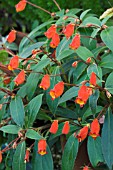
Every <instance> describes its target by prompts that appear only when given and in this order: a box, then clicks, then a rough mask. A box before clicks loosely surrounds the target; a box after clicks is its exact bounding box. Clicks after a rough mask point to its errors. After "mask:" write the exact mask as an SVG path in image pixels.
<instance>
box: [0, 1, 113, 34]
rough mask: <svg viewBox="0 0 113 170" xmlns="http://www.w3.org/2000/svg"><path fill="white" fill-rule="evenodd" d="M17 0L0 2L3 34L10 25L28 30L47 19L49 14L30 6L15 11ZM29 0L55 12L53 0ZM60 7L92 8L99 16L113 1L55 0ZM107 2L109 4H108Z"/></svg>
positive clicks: (0, 27)
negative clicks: (21, 10) (17, 11)
mask: <svg viewBox="0 0 113 170" xmlns="http://www.w3.org/2000/svg"><path fill="white" fill-rule="evenodd" d="M18 2H19V1H18V0H15V1H12V0H8V1H2V2H1V4H0V13H1V14H2V17H1V22H0V30H2V33H3V34H6V33H7V31H9V29H11V28H12V27H15V29H16V28H18V30H22V31H25V30H26V29H27V31H30V30H31V29H33V28H34V27H36V26H37V25H38V24H39V23H42V22H45V21H47V19H49V15H48V14H46V13H44V12H43V11H40V10H37V9H35V8H33V7H31V6H27V8H26V10H25V11H23V12H20V13H15V7H14V6H15V5H16V4H17V3H18ZM30 2H32V3H34V4H37V5H39V6H41V7H43V8H45V9H47V10H48V11H51V12H55V11H57V7H56V6H55V5H54V2H53V1H52V0H51V1H50V0H38V1H37V0H30ZM57 2H58V3H59V5H60V7H61V8H62V9H71V8H81V9H83V10H85V9H92V12H93V13H95V14H96V15H98V16H100V15H101V14H102V12H104V11H105V10H106V9H107V8H110V7H111V6H113V1H112V0H109V1H106V0H102V1H101V0H95V1H89V0H85V1H81V0H77V1H73V0H72V1H70V0H57ZM109 2H110V3H111V4H109Z"/></svg>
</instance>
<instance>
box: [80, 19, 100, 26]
mask: <svg viewBox="0 0 113 170" xmlns="http://www.w3.org/2000/svg"><path fill="white" fill-rule="evenodd" d="M87 24H93V25H96V26H98V27H101V22H100V20H99V19H98V18H96V17H87V18H86V19H85V20H84V21H83V22H82V25H84V26H86V25H87Z"/></svg>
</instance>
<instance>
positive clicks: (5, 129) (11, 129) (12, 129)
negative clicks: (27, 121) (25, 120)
mask: <svg viewBox="0 0 113 170" xmlns="http://www.w3.org/2000/svg"><path fill="white" fill-rule="evenodd" d="M0 130H1V131H3V132H5V133H10V134H18V132H19V131H20V130H21V128H20V127H19V126H16V125H6V126H3V127H1V128H0Z"/></svg>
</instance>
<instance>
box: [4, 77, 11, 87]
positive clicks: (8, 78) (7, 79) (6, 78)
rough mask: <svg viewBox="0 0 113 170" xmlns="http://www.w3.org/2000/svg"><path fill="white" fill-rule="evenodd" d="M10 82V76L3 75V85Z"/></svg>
mask: <svg viewBox="0 0 113 170" xmlns="http://www.w3.org/2000/svg"><path fill="white" fill-rule="evenodd" d="M10 82H11V78H10V77H9V76H8V75H5V76H4V79H3V83H4V84H5V85H7V84H9V83H10Z"/></svg>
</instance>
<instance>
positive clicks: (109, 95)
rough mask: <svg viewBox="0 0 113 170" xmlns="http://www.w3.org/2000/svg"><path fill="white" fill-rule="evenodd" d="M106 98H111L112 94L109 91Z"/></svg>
mask: <svg viewBox="0 0 113 170" xmlns="http://www.w3.org/2000/svg"><path fill="white" fill-rule="evenodd" d="M106 96H107V98H110V97H111V93H110V92H109V91H107V90H106Z"/></svg>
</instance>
